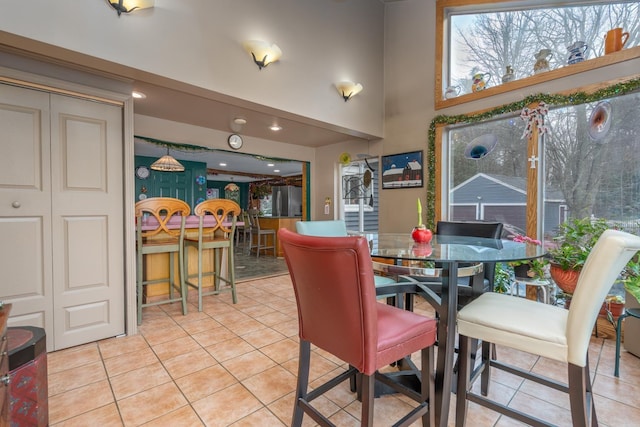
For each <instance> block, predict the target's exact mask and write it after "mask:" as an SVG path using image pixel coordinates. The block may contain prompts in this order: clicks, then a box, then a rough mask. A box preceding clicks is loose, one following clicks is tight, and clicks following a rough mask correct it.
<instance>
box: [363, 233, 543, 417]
mask: <svg viewBox="0 0 640 427" xmlns="http://www.w3.org/2000/svg"><path fill="white" fill-rule="evenodd" d="M357 234H359V235H362V236H364V237H365V238H366V239H367V240H368V241H369V248H370V250H371V256H372V257H377V258H385V259H389V260H393V261H394V263H395V264H397V265H398V266H401V265H403V264H406V262H407V261H409V264H410V265H411V264H413V265H415V264H416V262H417V264H418V265H420V264H422V263H421V261H434V262H436V263H438V264H440V265H441V268H442V271H441V272H440V274H438V275H439V276H440V277H441V281H442V292H441V295H440V296H439V298H437V299H435V300H434V299H433V298H431V297H428V298H427V299H428V300H429V302H430V303H431V304H432V305H433V306H434V308H435V310H436V311H437V312H438V315H439V318H440V323H439V325H438V355H437V362H436V378H435V383H436V384H435V399H434V400H435V407H434V408H435V410H434V412H435V418H436V425H437V426H441V427H445V426H447V423H448V414H449V404H450V400H451V392H452V385H453V381H454V375H453V367H454V355H455V341H456V340H455V331H456V314H457V308H458V289H457V288H458V286H449V284H450V283H458V270H459V266H460V265H461V264H462V265H467V263H494V262H509V261H516V260H526V259H534V258H539V257H541V256H544V255H545V250H544V248H543V247H541V246H538V245H533V244H530V243H520V242H513V241H511V240H501V239H487V238H478V237H468V236H438V235H434V236H433V239H432V240H431V242H430V243H428V244H424V243H422V244H418V243H414V241H413V240H412V239H411V236H410V234H409V233H404V234H400V233H399V234H392V233H366V232H365V233H357ZM408 271H411V270H410V269H409V270H408ZM418 293H419V294H420V292H418ZM425 296H427V295H425Z"/></svg>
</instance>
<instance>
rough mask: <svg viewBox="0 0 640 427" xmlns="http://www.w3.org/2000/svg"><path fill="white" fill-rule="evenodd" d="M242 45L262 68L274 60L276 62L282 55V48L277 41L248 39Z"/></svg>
mask: <svg viewBox="0 0 640 427" xmlns="http://www.w3.org/2000/svg"><path fill="white" fill-rule="evenodd" d="M242 45H243V46H244V49H245V50H246V51H247V52H248V53H249V55H251V57H252V58H253V62H255V63H256V65H257V66H258V68H259V69H261V70H262V69H263V68H264V67H266V66H267V65H269V64H271V63H272V62H276V61H277V60H278V59H280V57H281V56H282V50H280V48H279V47H278V45H276V44H275V43H274V44H269V43H267V42H265V41H262V40H247V41H245V42H244V43H243V44H242Z"/></svg>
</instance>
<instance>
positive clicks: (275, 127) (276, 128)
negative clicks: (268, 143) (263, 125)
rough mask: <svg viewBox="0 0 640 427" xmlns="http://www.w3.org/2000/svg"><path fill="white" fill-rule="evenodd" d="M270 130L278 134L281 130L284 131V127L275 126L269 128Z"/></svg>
mask: <svg viewBox="0 0 640 427" xmlns="http://www.w3.org/2000/svg"><path fill="white" fill-rule="evenodd" d="M269 129H271V130H272V131H274V132H277V131H279V130H282V126H278V125H273V126H269Z"/></svg>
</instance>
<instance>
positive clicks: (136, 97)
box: [131, 90, 147, 99]
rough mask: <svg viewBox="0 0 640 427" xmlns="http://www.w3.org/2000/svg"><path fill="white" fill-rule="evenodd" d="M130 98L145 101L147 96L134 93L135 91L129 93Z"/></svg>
mask: <svg viewBox="0 0 640 427" xmlns="http://www.w3.org/2000/svg"><path fill="white" fill-rule="evenodd" d="M131 96H133V97H134V98H135V99H145V98H146V97H147V95H145V94H144V93H142V92H136V91H135V90H134V91H133V92H131Z"/></svg>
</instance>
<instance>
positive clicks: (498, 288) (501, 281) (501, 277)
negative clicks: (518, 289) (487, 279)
mask: <svg viewBox="0 0 640 427" xmlns="http://www.w3.org/2000/svg"><path fill="white" fill-rule="evenodd" d="M510 288H511V274H509V270H508V269H507V268H506V267H505V266H504V265H503V264H502V263H500V262H497V263H496V270H495V276H494V278H493V292H497V293H499V294H505V293H507V292H509V290H510Z"/></svg>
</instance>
